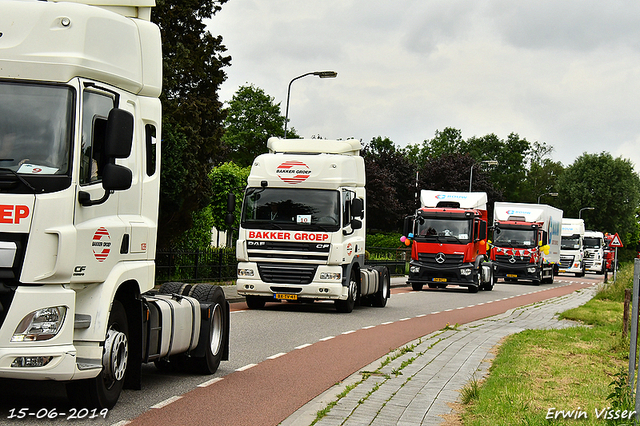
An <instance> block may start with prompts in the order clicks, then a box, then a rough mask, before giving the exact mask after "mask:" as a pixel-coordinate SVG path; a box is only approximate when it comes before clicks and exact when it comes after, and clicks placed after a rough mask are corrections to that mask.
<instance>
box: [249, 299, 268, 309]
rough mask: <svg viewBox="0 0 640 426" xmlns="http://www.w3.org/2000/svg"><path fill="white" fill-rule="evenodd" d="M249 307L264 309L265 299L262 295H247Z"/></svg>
mask: <svg viewBox="0 0 640 426" xmlns="http://www.w3.org/2000/svg"><path fill="white" fill-rule="evenodd" d="M245 299H246V302H247V307H248V308H249V309H262V308H264V304H265V302H266V301H265V300H264V299H263V298H262V297H260V296H245Z"/></svg>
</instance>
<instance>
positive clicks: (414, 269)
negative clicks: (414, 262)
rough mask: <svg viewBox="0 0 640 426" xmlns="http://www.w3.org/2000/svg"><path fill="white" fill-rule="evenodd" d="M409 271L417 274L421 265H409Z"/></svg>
mask: <svg viewBox="0 0 640 426" xmlns="http://www.w3.org/2000/svg"><path fill="white" fill-rule="evenodd" d="M409 272H411V273H412V274H417V273H418V272H420V267H419V266H411V267H409Z"/></svg>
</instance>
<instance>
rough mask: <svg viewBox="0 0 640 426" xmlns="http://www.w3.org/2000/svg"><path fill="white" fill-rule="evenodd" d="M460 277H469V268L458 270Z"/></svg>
mask: <svg viewBox="0 0 640 426" xmlns="http://www.w3.org/2000/svg"><path fill="white" fill-rule="evenodd" d="M460 275H462V276H463V277H466V276H468V275H471V268H462V269H460Z"/></svg>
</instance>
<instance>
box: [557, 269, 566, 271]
mask: <svg viewBox="0 0 640 426" xmlns="http://www.w3.org/2000/svg"><path fill="white" fill-rule="evenodd" d="M558 272H567V270H566V269H559V270H558Z"/></svg>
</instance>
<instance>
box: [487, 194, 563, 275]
mask: <svg viewBox="0 0 640 426" xmlns="http://www.w3.org/2000/svg"><path fill="white" fill-rule="evenodd" d="M561 227H562V210H560V209H557V208H555V207H552V206H548V205H546V204H525V203H503V202H496V203H495V204H494V207H493V243H492V245H491V260H492V261H493V268H494V269H493V273H494V276H495V277H496V278H502V279H504V280H505V281H519V280H528V281H531V282H532V283H534V284H540V283H553V277H554V275H555V274H556V273H557V272H558V269H559V264H560V229H561Z"/></svg>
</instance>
